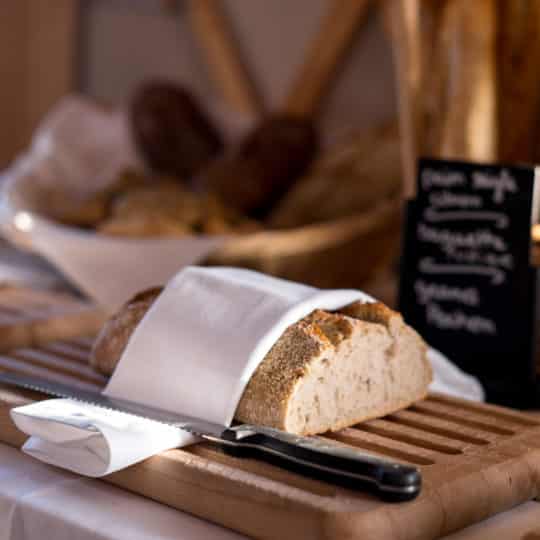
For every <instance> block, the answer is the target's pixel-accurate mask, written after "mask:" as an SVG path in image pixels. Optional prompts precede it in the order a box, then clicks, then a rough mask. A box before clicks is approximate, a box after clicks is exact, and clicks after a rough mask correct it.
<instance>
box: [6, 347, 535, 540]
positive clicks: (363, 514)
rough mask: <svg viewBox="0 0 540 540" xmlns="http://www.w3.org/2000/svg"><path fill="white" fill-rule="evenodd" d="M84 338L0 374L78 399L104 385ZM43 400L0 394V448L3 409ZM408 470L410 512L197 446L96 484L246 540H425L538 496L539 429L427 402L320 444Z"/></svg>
mask: <svg viewBox="0 0 540 540" xmlns="http://www.w3.org/2000/svg"><path fill="white" fill-rule="evenodd" d="M90 346H91V342H90V340H88V339H75V340H70V341H62V342H54V343H49V344H47V345H44V346H42V347H39V348H31V349H22V350H18V351H15V352H12V353H9V354H4V355H2V356H1V357H0V369H6V370H9V371H13V372H20V373H33V374H38V375H40V376H44V377H46V378H50V379H52V380H61V381H63V382H69V383H71V384H76V385H79V386H82V387H85V388H100V387H101V386H102V385H103V384H104V382H105V379H104V378H103V377H101V376H100V375H97V374H94V373H93V372H92V371H91V370H90V369H89V368H88V366H87V355H88V352H89V350H90ZM42 397H43V396H40V395H39V394H36V393H32V392H22V391H14V390H13V389H8V388H6V387H0V440H2V441H3V442H5V443H8V444H11V445H15V446H19V445H21V444H22V443H23V441H24V439H25V437H24V435H23V434H22V433H20V432H19V431H17V429H16V428H15V427H14V425H13V424H12V422H11V420H10V418H9V410H10V409H11V408H12V407H14V406H16V405H21V404H23V403H28V402H30V401H32V400H35V399H41V398H42ZM330 437H331V438H333V439H336V440H338V441H341V442H343V443H347V444H351V445H353V446H355V447H358V448H360V449H365V450H368V451H370V452H374V453H377V454H379V455H382V456H386V457H390V458H393V459H396V460H400V461H403V462H406V463H412V464H414V465H416V466H418V467H419V468H420V469H421V471H422V475H423V480H424V488H423V491H422V494H421V495H420V496H419V498H418V499H416V500H415V501H412V502H409V503H401V504H389V503H382V502H380V501H379V500H377V499H376V498H374V497H372V496H370V495H367V494H364V493H361V492H353V491H349V490H346V489H343V488H339V487H335V486H332V485H330V484H325V483H322V482H318V481H315V480H311V479H308V478H304V477H302V476H298V475H296V474H293V473H290V472H287V471H284V470H282V469H279V468H276V467H274V466H271V465H268V464H265V463H261V462H257V461H255V460H249V459H238V458H233V457H230V456H226V455H224V454H223V453H222V452H220V451H219V450H218V449H216V448H214V447H212V446H210V445H207V444H197V445H194V446H192V447H190V448H187V449H184V450H179V449H178V450H170V451H168V452H164V453H163V454H161V455H159V456H154V457H153V458H151V459H148V460H146V461H145V462H143V463H141V464H138V465H135V466H132V467H130V468H128V469H125V470H123V471H120V472H118V473H115V474H113V475H110V476H109V477H107V478H105V480H106V481H107V482H110V483H112V484H115V485H117V486H120V487H123V488H125V489H128V490H131V491H133V492H136V493H139V494H141V495H144V496H146V497H149V498H152V499H154V500H157V501H160V502H162V503H165V504H168V505H170V506H173V507H175V508H178V509H180V510H185V511H188V512H191V513H193V514H195V515H198V516H200V517H203V518H206V519H209V520H211V521H215V522H217V523H220V524H222V525H224V526H226V527H230V528H232V529H236V530H238V531H240V532H243V533H245V534H248V535H250V536H253V537H256V538H280V539H295V540H298V539H303V538H306V539H326V538H340V539H347V538H350V539H352V538H358V539H363V540H366V539H395V540H398V539H399V540H409V539H411V540H412V539H416V540H419V539H431V538H438V537H440V536H442V535H444V534H447V533H449V532H451V531H454V530H458V529H460V528H463V527H465V526H467V525H469V524H471V523H475V522H478V521H480V520H482V519H484V518H486V517H488V516H490V515H492V514H495V513H497V512H501V511H503V510H506V509H509V508H511V507H513V506H515V505H518V504H520V503H522V502H524V501H526V500H529V499H532V498H534V497H536V496H538V494H539V491H540V421H537V420H536V419H535V418H533V417H530V416H528V415H525V414H521V413H518V412H515V411H512V410H510V409H504V408H501V407H496V406H488V405H481V404H474V403H470V402H466V401H463V400H457V399H452V398H448V397H445V396H441V395H432V396H430V397H429V398H427V399H425V400H423V401H421V402H419V403H417V404H416V405H414V406H412V407H409V408H408V409H407V410H404V411H401V412H398V413H396V414H392V415H389V416H387V417H385V418H383V419H380V420H373V421H370V422H366V423H364V424H362V425H359V426H356V427H354V428H349V429H345V430H342V431H340V432H338V433H334V434H332V435H330Z"/></svg>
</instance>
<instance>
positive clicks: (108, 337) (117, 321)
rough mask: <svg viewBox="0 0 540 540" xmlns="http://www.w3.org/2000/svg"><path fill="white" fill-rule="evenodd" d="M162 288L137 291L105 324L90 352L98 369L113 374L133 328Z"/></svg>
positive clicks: (92, 363)
mask: <svg viewBox="0 0 540 540" xmlns="http://www.w3.org/2000/svg"><path fill="white" fill-rule="evenodd" d="M162 290H163V288H162V287H153V288H151V289H146V290H145V291H142V292H140V293H137V294H136V295H135V296H134V297H133V298H131V299H130V300H129V301H128V302H127V303H126V304H125V305H124V306H123V307H122V308H121V309H120V311H118V312H117V313H115V314H114V315H113V316H112V317H111V318H110V319H109V320H108V321H107V322H106V323H105V324H104V325H103V328H102V329H101V332H100V333H99V334H98V336H97V338H96V341H95V342H94V346H93V347H92V352H91V353H90V365H91V366H92V367H93V368H94V369H95V370H96V371H99V372H100V373H102V374H104V375H111V374H112V372H113V371H114V369H115V367H116V364H117V363H118V361H119V360H120V357H121V356H122V353H123V352H124V349H125V348H126V345H127V342H128V341H129V338H130V337H131V334H132V333H133V330H135V328H136V326H137V325H138V324H139V323H140V322H141V320H142V318H143V317H144V315H145V314H146V312H147V311H148V309H149V308H150V306H151V305H152V304H153V303H154V300H155V299H156V298H157V297H158V296H159V294H160V293H161V291H162Z"/></svg>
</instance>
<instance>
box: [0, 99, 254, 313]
mask: <svg viewBox="0 0 540 540" xmlns="http://www.w3.org/2000/svg"><path fill="white" fill-rule="evenodd" d="M209 105H210V110H209V112H210V114H211V116H213V117H214V121H215V122H216V124H217V125H219V126H220V127H221V128H222V130H223V131H224V133H225V136H226V137H227V138H228V139H229V140H231V139H235V138H237V137H238V136H239V134H240V133H241V132H242V131H245V129H246V128H247V127H248V126H249V122H248V120H247V119H245V118H241V117H239V116H238V115H235V116H234V118H233V117H232V116H231V115H230V113H229V114H227V111H225V110H223V109H221V108H220V107H219V106H216V104H209ZM130 166H136V167H141V164H140V162H139V160H138V158H137V156H136V153H135V151H134V148H133V144H132V141H131V137H130V132H129V129H128V125H127V121H126V115H125V113H124V111H122V110H113V111H107V110H105V109H102V108H99V107H97V106H96V105H94V104H93V103H92V102H91V101H89V100H87V99H85V98H82V97H77V96H68V97H66V98H64V99H62V100H61V101H60V102H59V103H58V104H57V105H56V106H55V107H54V108H53V109H52V110H51V111H50V113H49V114H48V115H47V116H46V117H45V119H44V120H43V122H42V123H41V125H40V126H39V128H38V129H37V131H36V133H35V135H34V137H33V139H32V144H31V145H30V147H29V149H28V150H27V151H26V152H25V153H24V154H22V155H21V156H20V157H19V158H18V159H17V161H16V162H15V163H14V165H13V166H12V167H10V168H9V169H8V170H7V171H6V172H4V173H3V174H2V175H1V176H0V179H1V180H2V181H1V183H2V201H1V205H0V231H1V233H2V234H3V236H5V237H6V238H7V239H8V240H10V241H11V242H13V243H15V244H16V245H17V246H19V247H22V248H25V249H29V250H32V251H34V252H37V253H39V254H40V255H42V256H43V257H45V258H46V259H48V260H49V261H50V262H51V263H53V264H54V265H55V266H56V267H57V268H59V269H60V270H61V271H62V272H63V273H64V274H65V275H66V276H67V277H68V278H69V279H70V280H71V281H72V282H73V283H74V284H75V285H77V286H78V287H80V288H81V289H82V290H83V291H84V292H85V293H86V294H88V295H89V296H90V297H91V298H93V299H94V300H95V301H97V302H98V303H99V304H101V305H102V306H103V307H105V308H107V309H109V310H111V311H112V310H115V309H117V308H118V307H119V306H120V305H122V304H123V303H124V302H126V301H127V300H128V299H129V298H130V297H131V296H133V295H134V294H135V293H137V292H138V291H140V290H142V289H145V288H147V287H152V286H155V285H159V284H162V283H166V282H167V281H168V280H169V279H170V278H171V277H172V276H174V275H175V274H176V272H178V270H180V269H181V268H182V267H184V266H187V265H190V264H196V263H197V262H198V261H200V260H201V259H202V258H204V257H205V256H206V255H208V254H209V253H211V252H212V251H213V250H214V249H215V248H217V247H218V246H220V245H222V244H223V243H224V242H225V241H226V237H224V236H218V235H211V236H208V235H194V236H189V237H185V238H152V239H140V240H139V239H133V238H118V237H110V236H107V235H101V234H95V233H93V232H86V231H84V230H81V229H77V228H75V227H69V226H66V225H61V224H58V223H55V222H53V221H51V220H49V219H47V218H46V217H44V216H46V215H47V208H46V207H45V208H42V207H41V205H43V204H46V201H41V200H36V193H37V190H36V187H39V186H41V187H44V188H50V187H55V189H57V188H58V186H61V187H62V188H64V189H65V190H66V192H67V193H80V194H84V193H91V192H96V191H99V190H100V189H102V188H103V187H105V186H106V185H107V184H109V183H110V182H111V181H112V180H114V178H115V177H116V175H117V174H118V173H119V172H120V171H121V170H123V169H124V168H126V167H130ZM36 205H37V207H38V208H39V210H40V211H39V213H36V212H35V207H36Z"/></svg>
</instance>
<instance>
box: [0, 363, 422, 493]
mask: <svg viewBox="0 0 540 540" xmlns="http://www.w3.org/2000/svg"><path fill="white" fill-rule="evenodd" d="M0 384H4V385H8V386H15V387H18V388H24V389H27V390H33V391H36V392H40V393H43V394H47V395H49V396H54V397H58V398H68V399H73V400H76V401H79V402H81V403H87V404H89V405H93V406H96V407H100V408H103V409H108V410H113V411H118V412H122V413H126V414H130V415H135V416H137V417H141V418H145V419H147V420H153V421H156V422H160V423H163V424H167V425H169V426H173V427H176V428H179V429H183V430H185V431H187V432H189V433H191V434H193V435H195V436H197V437H200V438H202V439H203V440H205V441H207V442H210V443H213V444H218V445H220V446H221V447H222V449H223V450H224V451H225V452H226V453H228V454H231V455H234V456H237V457H256V458H259V459H264V460H266V461H269V462H271V463H273V464H277V465H279V466H281V467H285V468H287V469H290V470H292V471H293V472H297V473H299V474H305V475H309V476H312V477H315V478H317V479H318V480H324V481H329V482H333V483H337V484H340V485H345V486H346V487H348V488H351V489H362V490H366V489H367V490H370V491H372V492H373V493H375V494H377V495H379V496H381V497H382V498H384V499H385V500H389V501H397V502H399V501H406V500H411V499H413V498H415V497H416V496H417V495H418V493H419V492H420V489H421V476H420V473H419V471H418V470H417V469H416V468H415V467H411V466H409V465H404V464H400V463H394V462H391V461H387V460H385V459H382V458H380V457H378V456H375V455H373V454H369V453H366V452H364V451H361V450H359V449H356V448H353V447H349V446H346V445H341V444H339V443H334V442H333V441H330V440H328V439H325V438H322V437H301V436H297V435H294V434H291V433H286V432H284V431H280V430H278V429H274V428H269V427H265V426H255V425H248V424H241V425H238V426H234V427H231V428H228V427H227V426H224V425H221V424H216V423H213V422H208V421H206V420H202V419H200V418H195V417H192V416H188V415H184V414H177V413H174V412H170V411H164V410H162V409H157V408H154V407H149V406H146V405H142V404H139V403H135V402H133V401H128V400H124V399H118V398H113V397H110V396H106V395H104V394H102V393H100V392H97V391H91V390H83V389H79V388H74V387H71V386H69V385H67V384H63V383H58V382H55V381H49V380H46V379H42V378H39V377H32V376H27V375H20V374H16V373H0Z"/></svg>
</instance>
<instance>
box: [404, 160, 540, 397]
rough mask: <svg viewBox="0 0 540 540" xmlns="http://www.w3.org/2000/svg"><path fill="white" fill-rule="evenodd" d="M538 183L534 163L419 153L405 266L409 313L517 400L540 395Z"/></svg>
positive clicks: (427, 335) (430, 337) (496, 393)
mask: <svg viewBox="0 0 540 540" xmlns="http://www.w3.org/2000/svg"><path fill="white" fill-rule="evenodd" d="M536 184H537V183H535V168H534V167H525V166H522V167H515V166H493V165H481V164H474V163H463V162H453V161H439V160H427V159H424V160H420V162H419V167H418V184H417V196H416V199H415V200H413V201H410V202H409V203H408V207H407V212H406V224H405V234H404V244H403V257H402V266H401V280H400V293H399V304H400V310H401V311H402V313H403V315H404V317H405V320H406V321H407V322H408V323H409V324H411V325H412V326H414V327H415V328H416V329H417V330H418V332H419V333H420V334H421V335H422V336H423V337H424V339H425V340H426V341H427V342H428V343H429V344H430V345H432V346H433V347H436V348H438V349H439V350H441V351H442V352H444V353H445V354H446V355H447V356H448V357H449V358H450V359H451V360H452V361H454V362H455V363H457V364H458V365H459V366H460V367H462V368H463V369H464V370H466V371H468V372H470V373H472V374H474V375H476V376H478V377H479V378H480V379H481V381H482V383H483V384H484V387H485V389H486V392H487V396H488V400H489V401H493V402H497V403H502V404H506V405H512V406H517V407H526V406H530V405H533V403H532V402H533V400H534V399H535V364H534V358H533V355H534V329H535V304H536V302H535V300H536V272H535V270H534V269H533V268H532V267H531V265H530V251H531V220H532V219H533V216H536V214H537V212H538V210H537V207H538V196H537V195H535V194H537V192H538V186H537V185H536ZM534 219H536V217H534Z"/></svg>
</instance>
